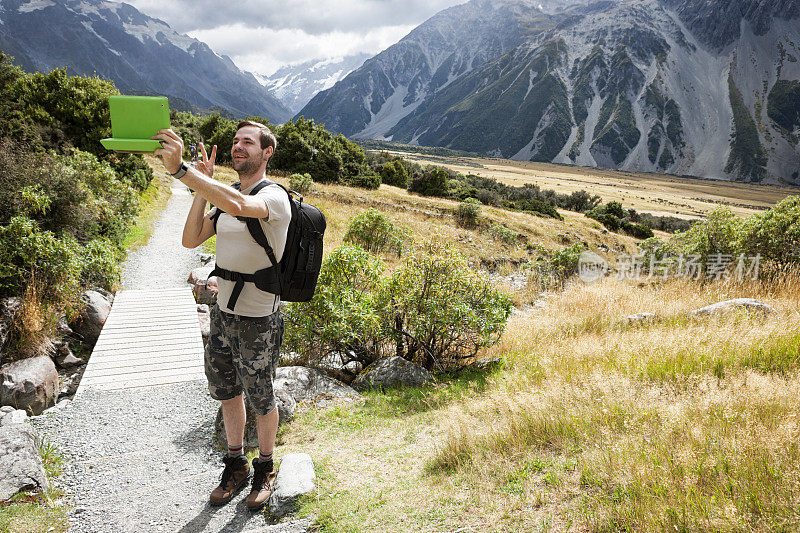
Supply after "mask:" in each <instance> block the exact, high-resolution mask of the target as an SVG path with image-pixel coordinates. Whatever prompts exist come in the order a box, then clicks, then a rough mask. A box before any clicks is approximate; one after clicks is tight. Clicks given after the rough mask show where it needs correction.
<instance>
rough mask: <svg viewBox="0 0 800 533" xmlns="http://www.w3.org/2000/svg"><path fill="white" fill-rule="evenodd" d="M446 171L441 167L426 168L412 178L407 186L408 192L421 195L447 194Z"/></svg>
mask: <svg viewBox="0 0 800 533" xmlns="http://www.w3.org/2000/svg"><path fill="white" fill-rule="evenodd" d="M447 180H448V174H447V171H446V170H445V169H443V168H427V169H425V171H424V172H423V173H421V174H419V175H416V176H414V178H412V180H411V183H410V184H409V186H408V190H409V191H410V192H416V193H419V194H422V195H423V196H447Z"/></svg>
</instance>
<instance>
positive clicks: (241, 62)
mask: <svg viewBox="0 0 800 533" xmlns="http://www.w3.org/2000/svg"><path fill="white" fill-rule="evenodd" d="M413 28H414V26H413V25H394V26H382V27H378V28H375V29H372V30H369V31H367V32H361V33H355V32H343V31H331V32H328V33H320V34H309V33H307V32H305V31H303V30H301V29H296V28H293V29H280V30H274V29H270V28H263V27H253V28H249V27H247V26H246V25H245V24H243V23H237V24H230V25H225V26H219V27H217V28H213V29H207V30H195V31H190V32H189V35H190V36H191V37H194V38H196V39H199V40H201V41H203V42H205V43H207V44H208V45H209V46H210V47H211V48H212V49H213V50H215V51H217V52H218V53H223V54H226V55H229V56H230V57H231V59H232V60H233V62H234V63H236V65H237V66H238V67H239V68H241V69H244V70H249V71H251V72H256V73H259V74H271V73H272V72H274V71H275V70H277V69H278V68H280V67H281V66H283V65H287V64H291V63H301V62H303V61H308V60H310V59H323V58H329V57H342V56H348V55H352V54H357V53H360V52H367V53H369V54H377V53H378V52H380V51H381V50H383V49H385V48H388V47H389V46H391V45H392V44H394V43H395V42H397V41H399V40H400V39H401V38H403V37H404V36H405V35H406V34H407V33H408V32H410V31H411V30H412V29H413Z"/></svg>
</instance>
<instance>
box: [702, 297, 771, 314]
mask: <svg viewBox="0 0 800 533" xmlns="http://www.w3.org/2000/svg"><path fill="white" fill-rule="evenodd" d="M732 309H743V310H745V311H755V312H757V313H763V314H765V315H768V314H771V313H774V312H775V308H774V307H772V306H771V305H767V304H765V303H764V302H761V301H759V300H756V299H755V298H735V299H733V300H725V301H724V302H718V303H715V304H711V305H707V306H705V307H701V308H700V309H695V310H694V311H692V315H694V316H708V315H715V314H718V313H722V312H723V311H730V310H732Z"/></svg>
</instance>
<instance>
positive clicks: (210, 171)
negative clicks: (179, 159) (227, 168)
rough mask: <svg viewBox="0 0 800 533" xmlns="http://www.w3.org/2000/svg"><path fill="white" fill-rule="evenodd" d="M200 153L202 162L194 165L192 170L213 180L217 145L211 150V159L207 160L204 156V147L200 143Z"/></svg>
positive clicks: (206, 156) (205, 155) (206, 155)
mask: <svg viewBox="0 0 800 533" xmlns="http://www.w3.org/2000/svg"><path fill="white" fill-rule="evenodd" d="M200 152H202V154H203V160H202V161H198V162H197V163H195V165H194V168H196V169H197V170H199V171H200V172H202V173H203V174H205V175H206V176H208V177H209V178H213V177H214V161H216V159H217V145H216V144H215V145H214V147H213V148H211V159H209V158H208V154H206V146H205V145H204V144H203V143H200Z"/></svg>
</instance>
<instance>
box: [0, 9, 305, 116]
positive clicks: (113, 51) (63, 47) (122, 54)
mask: <svg viewBox="0 0 800 533" xmlns="http://www.w3.org/2000/svg"><path fill="white" fill-rule="evenodd" d="M0 49H2V50H4V51H5V52H6V53H8V54H10V55H12V56H13V57H14V62H15V63H16V64H18V65H20V66H21V67H22V68H23V69H25V70H27V71H29V72H35V71H41V72H49V71H50V70H52V69H54V68H58V67H66V68H67V71H68V73H70V74H72V75H75V74H81V75H92V74H97V75H99V76H101V77H104V78H109V79H112V80H113V81H114V84H115V85H116V87H117V88H118V89H119V90H120V91H121V92H122V93H123V94H158V95H165V96H168V97H170V105H171V107H173V108H177V109H192V110H198V109H201V110H202V109H209V108H213V109H220V110H223V111H225V112H227V113H230V114H232V115H234V116H237V117H244V116H247V115H257V116H262V117H266V118H268V119H270V121H272V122H275V123H281V122H285V121H286V120H288V119H289V118H291V115H292V111H290V110H289V109H288V108H287V107H286V106H285V105H284V104H283V103H282V102H281V101H279V100H278V99H277V98H276V97H275V96H274V95H272V94H271V93H270V92H269V91H268V90H267V89H266V88H265V87H264V86H263V85H261V84H260V83H259V82H258V81H257V80H256V78H255V77H254V76H253V75H252V74H250V73H248V72H243V71H241V70H240V69H239V68H237V67H236V65H235V64H234V63H233V61H231V59H230V58H229V57H227V56H220V55H218V54H216V53H215V52H214V51H213V50H211V48H209V46H208V45H207V44H205V43H203V42H201V41H198V40H197V39H193V38H191V37H188V36H186V35H183V34H180V33H178V32H176V31H175V30H173V29H172V28H170V26H169V25H168V24H167V23H165V22H163V21H161V20H158V19H154V18H151V17H148V16H147V15H145V14H143V13H141V12H140V11H138V10H137V9H136V8H134V7H133V6H131V5H128V4H124V3H119V2H109V1H104V0H0Z"/></svg>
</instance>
